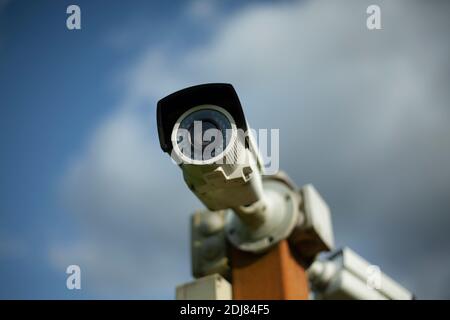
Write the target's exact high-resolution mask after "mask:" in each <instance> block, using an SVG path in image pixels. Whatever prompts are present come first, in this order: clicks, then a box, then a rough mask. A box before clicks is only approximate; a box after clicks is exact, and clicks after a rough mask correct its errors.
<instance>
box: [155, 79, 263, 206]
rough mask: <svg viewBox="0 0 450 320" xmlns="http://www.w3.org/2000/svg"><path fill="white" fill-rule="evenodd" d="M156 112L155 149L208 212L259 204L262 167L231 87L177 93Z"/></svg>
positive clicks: (226, 85)
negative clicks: (164, 155) (163, 153)
mask: <svg viewBox="0 0 450 320" xmlns="http://www.w3.org/2000/svg"><path fill="white" fill-rule="evenodd" d="M157 112H158V118H157V119H158V128H159V137H160V141H161V147H162V148H163V150H164V151H166V152H167V153H169V154H170V155H171V157H172V158H173V160H174V161H175V162H176V163H177V164H178V165H179V166H180V168H181V169H182V170H183V176H184V180H185V182H186V184H187V185H188V187H189V188H190V189H191V190H192V192H194V193H195V195H196V196H197V197H198V198H199V199H200V200H201V201H202V202H203V203H204V204H205V205H206V207H208V209H209V210H212V211H216V210H222V209H228V208H237V207H240V206H248V205H251V204H253V203H254V202H256V201H258V200H259V199H261V197H262V177H261V175H262V170H263V167H262V165H261V161H260V159H259V156H258V153H257V152H256V148H255V144H254V141H253V138H252V136H250V135H248V130H247V123H246V121H245V118H244V114H243V112H242V107H241V105H240V102H239V99H238V97H237V95H236V92H235V91H234V89H233V87H232V86H231V85H229V84H206V85H199V86H195V87H190V88H187V89H183V90H181V91H178V92H175V93H173V94H171V95H169V96H168V97H166V98H164V99H162V100H160V101H159V102H158V110H157Z"/></svg>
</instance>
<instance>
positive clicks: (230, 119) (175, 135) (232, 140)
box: [171, 104, 237, 165]
mask: <svg viewBox="0 0 450 320" xmlns="http://www.w3.org/2000/svg"><path fill="white" fill-rule="evenodd" d="M207 109H209V110H213V111H216V112H219V113H220V114H221V115H223V116H225V118H226V119H227V121H228V122H229V124H230V128H229V129H230V130H231V135H230V137H229V141H228V142H227V143H226V146H225V150H223V151H222V152H220V153H219V154H218V155H215V156H214V157H211V158H208V159H193V158H192V157H189V156H187V155H186V154H184V153H183V152H182V150H181V149H180V146H179V143H178V131H179V129H180V126H181V124H182V122H183V120H184V119H186V118H187V117H189V116H190V115H191V114H193V113H195V112H198V111H201V110H207ZM200 121H209V122H216V121H215V120H214V119H202V120H200ZM184 129H187V130H189V129H188V128H184ZM189 137H190V135H189ZM227 138H228V137H227ZM236 140H237V126H236V122H235V120H234V118H233V117H232V116H231V114H230V113H229V112H228V111H227V110H225V109H224V108H222V107H220V106H218V105H213V104H203V105H199V106H195V107H193V108H190V109H189V110H187V111H186V112H184V113H183V114H182V115H181V116H180V117H179V118H178V120H177V121H176V122H175V125H174V127H173V129H172V134H171V141H172V146H173V152H175V155H176V157H178V158H179V159H180V160H181V162H182V163H185V164H195V165H207V164H213V163H215V162H218V161H219V160H221V159H223V158H224V157H225V156H226V155H227V154H228V153H229V152H230V150H231V149H233V147H234V145H235V143H236Z"/></svg>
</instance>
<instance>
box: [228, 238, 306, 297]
mask: <svg viewBox="0 0 450 320" xmlns="http://www.w3.org/2000/svg"><path fill="white" fill-rule="evenodd" d="M230 250H231V266H232V283H233V299H235V300H251V299H255V300H305V299H308V295H309V289H308V278H307V275H306V272H305V269H304V268H303V267H302V266H301V264H300V263H299V262H298V261H297V260H296V258H295V257H294V255H293V254H292V252H291V249H290V248H289V244H288V242H287V240H283V241H280V242H279V243H278V244H277V245H276V246H274V247H273V248H271V249H270V250H269V251H268V252H266V253H264V254H262V255H255V254H252V253H247V252H243V251H240V250H238V249H235V248H231V249H230Z"/></svg>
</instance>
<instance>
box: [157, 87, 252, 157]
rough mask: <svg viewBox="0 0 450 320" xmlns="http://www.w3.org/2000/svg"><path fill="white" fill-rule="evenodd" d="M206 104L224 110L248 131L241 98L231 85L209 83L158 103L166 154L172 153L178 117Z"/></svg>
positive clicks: (161, 136) (159, 131)
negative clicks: (173, 133) (172, 138)
mask: <svg viewBox="0 0 450 320" xmlns="http://www.w3.org/2000/svg"><path fill="white" fill-rule="evenodd" d="M203 104H212V105H216V106H219V107H222V108H224V109H225V110H226V111H228V112H229V113H230V114H231V116H232V117H233V119H234V121H235V122H236V126H237V128H238V129H243V130H244V131H245V132H246V131H247V123H246V121H245V117H244V112H243V111H242V106H241V103H240V101H239V97H238V95H237V93H236V91H235V90H234V88H233V86H232V85H231V84H228V83H207V84H201V85H197V86H193V87H188V88H185V89H182V90H180V91H177V92H174V93H172V94H170V95H168V96H167V97H165V98H163V99H161V100H159V101H158V106H157V110H156V112H157V115H156V119H157V124H158V135H159V143H160V144H161V149H163V151H164V152H167V153H170V152H172V148H173V146H172V141H171V139H170V137H171V134H172V129H173V127H174V125H175V123H176V121H177V120H178V118H179V117H180V116H181V115H182V114H183V113H185V112H186V111H187V110H189V109H191V108H193V107H196V106H199V105H203Z"/></svg>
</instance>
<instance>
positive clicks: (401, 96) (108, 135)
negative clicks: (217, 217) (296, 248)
mask: <svg viewBox="0 0 450 320" xmlns="http://www.w3.org/2000/svg"><path fill="white" fill-rule="evenodd" d="M344 3H345V4H344ZM344 3H343V4H340V5H337V4H333V3H332V2H326V1H317V2H314V3H312V2H310V1H301V2H296V1H285V2H268V1H266V2H257V1H251V2H246V3H245V5H243V4H241V2H239V1H225V2H219V1H210V2H205V1H201V0H199V1H192V2H177V1H161V2H156V1H155V2H149V1H132V2H129V3H127V4H126V5H125V4H124V3H123V2H120V1H107V2H106V1H77V2H76V4H78V5H79V6H80V8H81V12H82V29H81V30H77V31H69V30H67V28H66V25H65V20H66V17H67V15H66V13H65V11H66V7H67V6H68V5H69V4H72V2H69V1H57V2H56V1H29V2H24V1H15V0H11V1H3V2H0V99H1V100H0V101H1V107H0V127H1V129H2V135H1V137H0V144H1V146H2V152H1V157H0V177H1V179H0V191H1V201H0V281H1V282H2V287H1V289H0V297H1V298H67V299H72V298H168V299H171V298H173V295H174V287H175V285H177V284H179V283H181V282H184V281H189V279H190V262H189V243H188V219H189V214H190V213H191V212H192V211H193V210H195V209H196V208H198V207H201V204H200V203H199V202H198V201H197V200H196V199H195V198H194V196H193V195H192V194H190V193H189V191H188V190H187V188H186V187H185V186H184V185H183V181H182V179H181V172H180V170H179V169H178V168H176V167H175V166H173V165H172V164H171V162H170V159H169V158H168V157H167V156H166V155H165V154H163V153H162V151H161V150H160V149H159V146H158V140H157V132H156V128H155V126H156V121H155V105H156V102H157V101H158V100H159V99H160V98H161V97H163V96H165V95H167V94H169V93H171V92H173V91H175V90H178V89H180V88H182V87H185V86H188V85H193V84H197V83H203V82H230V83H232V84H233V85H234V86H235V87H236V89H237V91H238V94H239V95H240V97H241V100H242V102H243V105H244V109H245V112H246V114H247V118H248V120H249V122H250V124H251V125H252V126H253V127H255V128H279V129H280V139H281V159H280V160H281V167H282V169H284V170H286V171H287V172H288V173H289V174H290V175H291V176H292V177H293V178H294V180H296V182H297V183H298V184H299V185H302V184H306V183H313V184H314V185H315V186H316V187H317V189H318V190H319V191H320V192H321V193H322V194H323V196H324V198H325V199H326V200H327V202H328V203H329V205H330V207H331V208H332V210H333V221H334V225H335V236H336V240H337V243H338V245H340V246H342V245H349V246H351V247H352V248H354V249H355V250H356V251H357V252H358V253H359V254H361V255H362V256H363V257H366V258H367V259H368V260H369V261H371V262H373V263H376V264H379V265H380V267H381V269H382V270H384V271H386V272H387V273H388V274H390V275H391V276H392V277H394V278H395V279H397V280H399V281H400V282H401V283H402V284H404V285H405V286H406V287H408V288H410V289H411V290H413V291H415V293H416V294H417V296H418V297H419V298H420V297H447V298H448V297H450V296H449V295H450V291H449V289H448V288H447V287H446V285H445V283H448V281H449V280H450V273H449V270H450V268H449V265H450V256H449V253H448V252H450V250H448V249H449V247H450V237H449V236H448V234H447V230H448V226H449V223H450V220H449V215H448V212H449V209H450V203H449V201H448V197H447V194H448V188H449V187H450V182H449V181H450V170H449V165H448V163H450V151H449V150H450V148H449V147H450V141H449V139H448V137H449V134H450V132H449V131H450V129H449V128H450V126H449V121H450V117H449V110H448V101H449V94H448V92H447V91H448V90H447V88H446V87H447V84H448V80H449V74H448V70H449V68H448V67H449V61H448V56H449V51H450V50H449V44H448V41H447V38H446V35H447V30H448V21H449V19H448V13H447V12H449V11H448V6H447V5H446V4H444V3H437V4H435V5H426V4H421V3H418V2H407V1H396V2H395V3H392V2H391V3H388V2H384V1H379V3H380V5H381V7H382V15H383V16H382V17H383V30H381V31H374V32H369V31H368V30H367V29H366V28H365V18H366V15H365V8H366V7H367V5H368V4H369V2H367V3H366V2H364V1H359V2H357V1H345V2H344ZM370 4H371V3H370ZM69 264H79V265H80V266H81V269H82V275H83V278H82V279H83V280H82V290H79V291H69V290H67V289H66V287H65V279H66V274H65V268H66V266H67V265H69ZM424 274H430V276H429V277H427V278H424V276H423V275H424Z"/></svg>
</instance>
